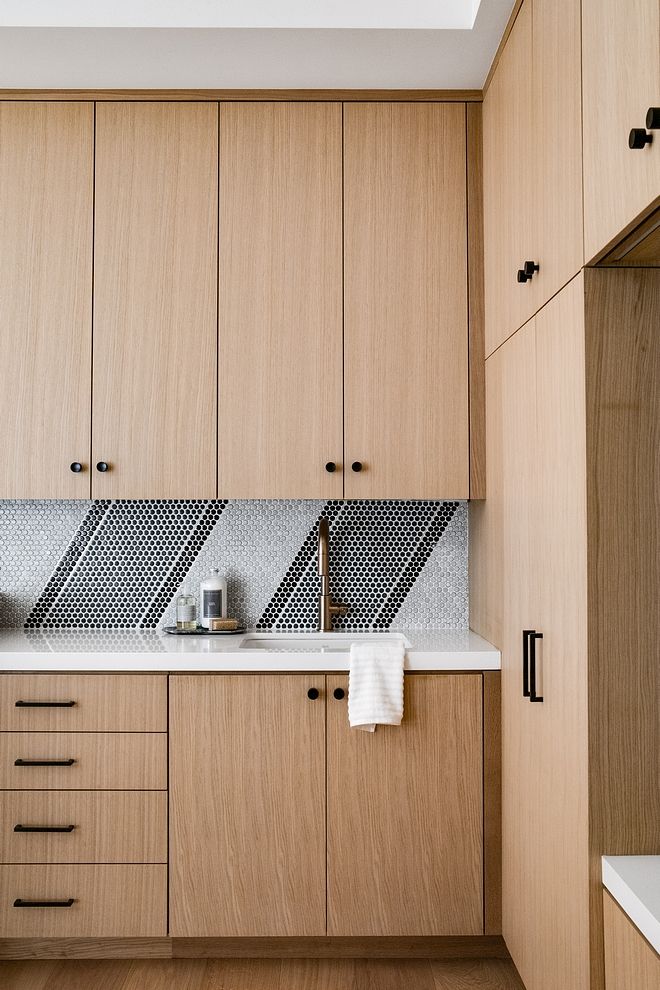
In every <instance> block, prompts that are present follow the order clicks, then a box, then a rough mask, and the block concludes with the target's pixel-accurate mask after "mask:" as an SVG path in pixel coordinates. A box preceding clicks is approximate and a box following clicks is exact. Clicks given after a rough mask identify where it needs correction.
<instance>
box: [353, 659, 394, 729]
mask: <svg viewBox="0 0 660 990" xmlns="http://www.w3.org/2000/svg"><path fill="white" fill-rule="evenodd" d="M404 657H405V650H404V647H403V643H401V644H398V643H397V644H391V643H353V644H352V646H351V669H350V674H349V678H348V721H349V724H350V726H351V727H352V728H355V729H363V730H364V731H365V732H373V731H374V730H375V728H376V725H377V724H378V725H400V724H401V719H402V718H403V662H404Z"/></svg>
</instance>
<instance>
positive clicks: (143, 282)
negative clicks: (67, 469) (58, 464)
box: [92, 103, 218, 498]
mask: <svg viewBox="0 0 660 990" xmlns="http://www.w3.org/2000/svg"><path fill="white" fill-rule="evenodd" d="M217 189H218V107H217V104H215V103H203V104H201V103H199V104H198V103H100V104H99V105H98V106H97V110H96V212H95V247H94V273H95V276H94V368H93V445H92V450H93V461H94V469H93V486H92V492H93V495H94V497H95V498H117V497H122V498H191V497H196V498H214V497H215V495H216V327H217V316H216V306H217V231H218V212H217ZM99 463H100V464H101V465H103V463H105V464H106V465H107V466H108V470H107V471H102V470H98V469H97V464H99Z"/></svg>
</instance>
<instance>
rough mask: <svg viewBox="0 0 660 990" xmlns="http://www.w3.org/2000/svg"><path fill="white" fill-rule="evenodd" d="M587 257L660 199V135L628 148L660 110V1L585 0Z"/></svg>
mask: <svg viewBox="0 0 660 990" xmlns="http://www.w3.org/2000/svg"><path fill="white" fill-rule="evenodd" d="M582 52H583V55H582V89H583V104H584V223H585V236H584V240H585V257H586V258H587V260H591V259H592V258H593V257H594V255H596V254H597V253H599V252H600V251H601V250H602V249H603V248H604V247H606V245H607V244H608V243H609V242H610V241H611V240H612V239H613V238H615V237H616V236H617V235H618V234H619V233H620V232H622V231H623V230H624V229H625V228H626V227H627V226H628V225H629V224H631V223H632V221H634V220H635V219H636V217H637V216H638V215H639V214H640V213H642V212H643V211H644V210H646V207H648V206H649V204H651V203H653V202H655V201H658V197H659V196H660V132H659V131H657V130H656V131H649V132H648V133H649V134H652V135H653V141H652V143H651V144H647V145H646V146H645V147H644V148H641V149H630V148H629V147H628V135H629V132H630V130H631V129H632V128H643V127H644V124H645V120H646V113H647V111H648V109H649V108H650V107H654V106H655V107H660V6H659V5H658V2H657V0H626V2H625V3H621V2H620V0H582Z"/></svg>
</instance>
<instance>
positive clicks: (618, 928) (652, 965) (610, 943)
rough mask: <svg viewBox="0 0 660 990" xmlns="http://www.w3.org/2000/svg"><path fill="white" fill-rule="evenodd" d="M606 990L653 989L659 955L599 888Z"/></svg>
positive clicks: (659, 976) (659, 973)
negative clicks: (603, 937) (603, 930)
mask: <svg viewBox="0 0 660 990" xmlns="http://www.w3.org/2000/svg"><path fill="white" fill-rule="evenodd" d="M603 910H604V914H605V987H606V990H632V988H633V987H634V988H635V990H654V988H656V987H658V986H660V955H658V953H657V952H656V951H655V949H654V948H653V946H652V945H651V944H650V943H649V942H647V941H646V939H645V938H644V936H643V935H642V934H641V933H640V931H639V930H638V929H637V928H636V927H635V925H633V923H632V921H631V920H630V918H629V917H628V915H627V914H625V913H624V912H623V911H622V910H621V908H620V907H619V905H618V904H617V902H616V901H615V900H614V898H613V897H612V896H611V895H610V894H609V892H608V891H607V890H603Z"/></svg>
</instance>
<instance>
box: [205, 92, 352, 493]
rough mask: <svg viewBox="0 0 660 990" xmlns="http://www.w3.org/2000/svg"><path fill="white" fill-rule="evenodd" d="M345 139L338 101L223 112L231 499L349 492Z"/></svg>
mask: <svg viewBox="0 0 660 990" xmlns="http://www.w3.org/2000/svg"><path fill="white" fill-rule="evenodd" d="M341 140H342V136H341V106H340V105H339V104H336V103H335V104H332V103H240V104H238V103H237V104H232V103H229V104H225V105H223V106H221V108H220V282H219V300H220V316H219V366H218V367H219V383H218V393H219V398H218V405H219V432H218V436H219V445H218V458H219V472H218V487H219V493H220V495H221V496H222V497H223V498H224V497H230V498H264V497H268V498H341V496H342V462H343V450H342V447H343V434H342V242H341V230H342V179H341V169H342V162H341ZM326 464H327V465H328V468H326Z"/></svg>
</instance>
